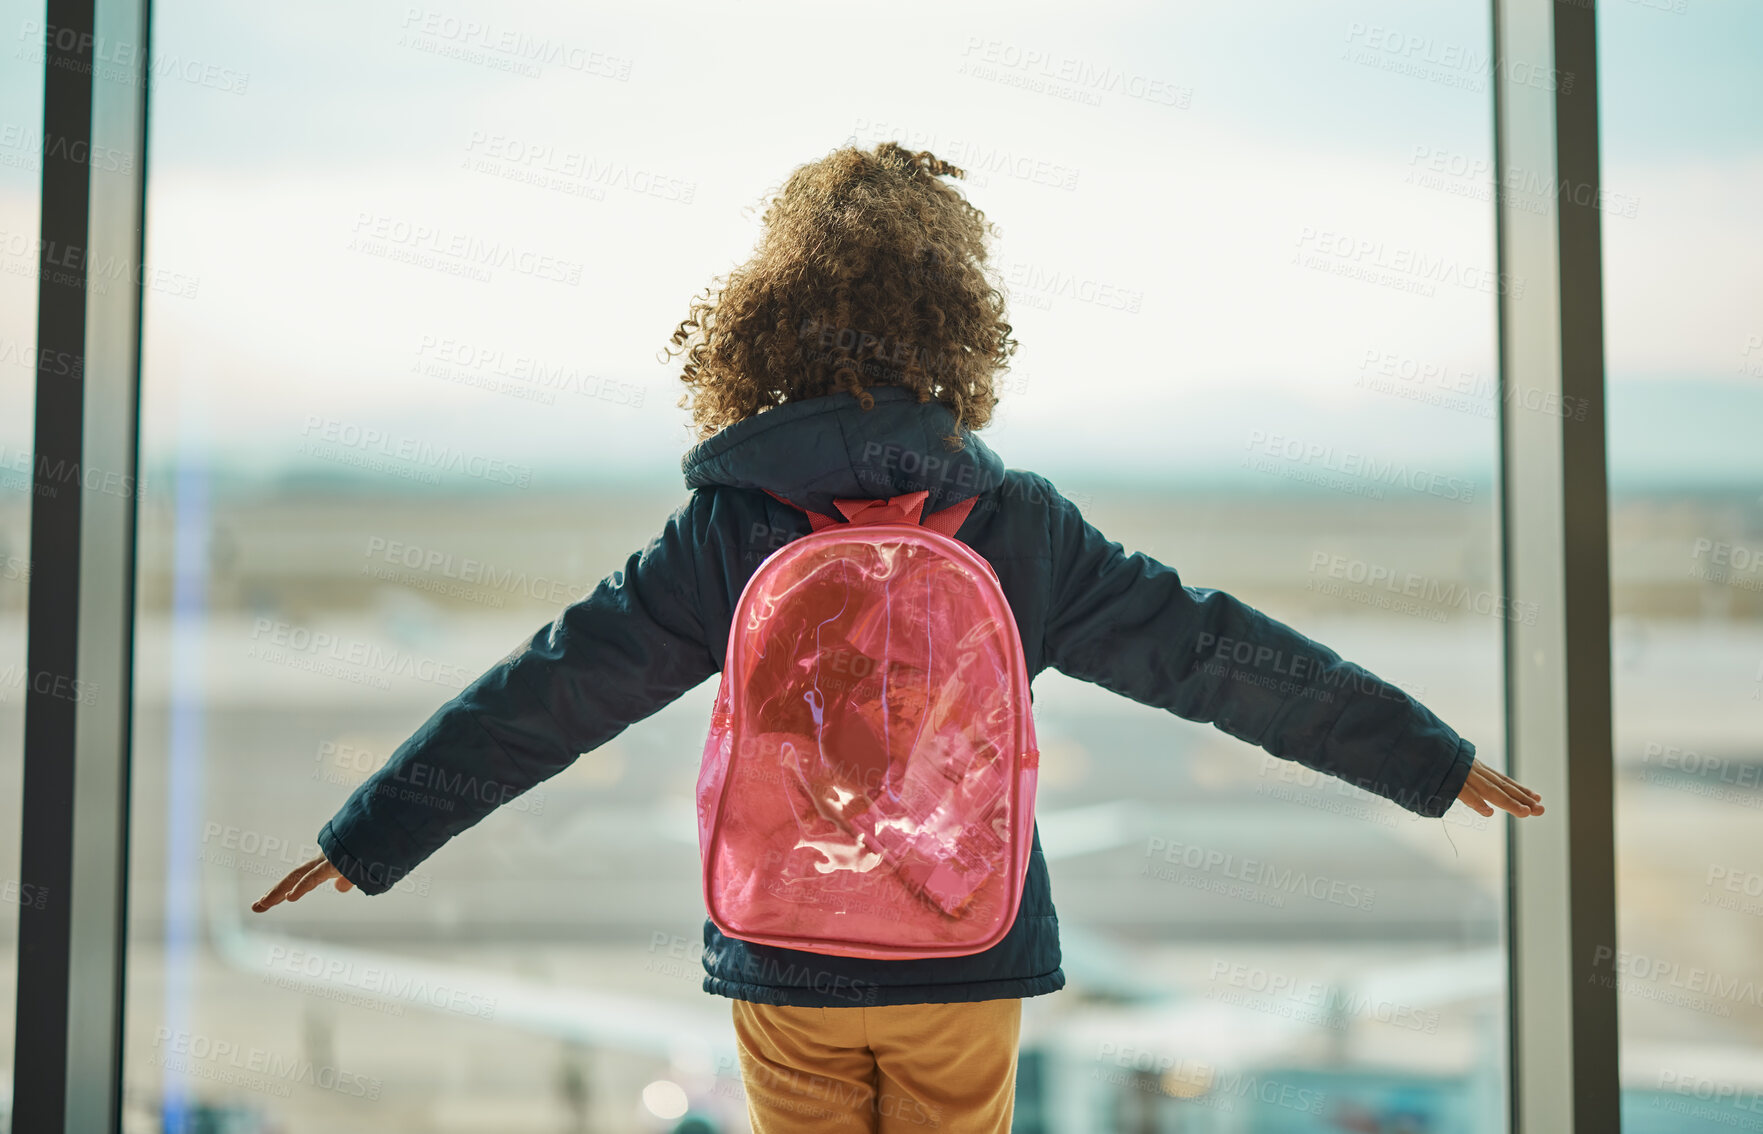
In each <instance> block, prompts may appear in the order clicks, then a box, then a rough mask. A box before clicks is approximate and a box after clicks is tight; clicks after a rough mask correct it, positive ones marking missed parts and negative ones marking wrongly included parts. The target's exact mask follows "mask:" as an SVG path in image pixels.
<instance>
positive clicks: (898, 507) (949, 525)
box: [765, 488, 979, 539]
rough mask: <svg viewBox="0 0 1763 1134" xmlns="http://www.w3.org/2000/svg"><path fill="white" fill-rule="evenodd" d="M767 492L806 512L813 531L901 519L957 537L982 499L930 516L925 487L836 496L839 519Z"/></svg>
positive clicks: (775, 498) (774, 497) (951, 537)
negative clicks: (884, 494)
mask: <svg viewBox="0 0 1763 1134" xmlns="http://www.w3.org/2000/svg"><path fill="white" fill-rule="evenodd" d="M765 493H766V495H768V496H770V497H771V498H772V499H774V500H777V501H780V502H781V503H784V504H788V505H789V506H790V507H792V508H794V509H796V511H798V512H802V513H804V514H806V515H807V517H808V522H809V524H810V525H811V529H812V530H813V531H819V530H820V529H822V528H824V527H826V526H828V525H829V524H838V523H851V524H865V523H878V522H882V521H886V520H899V521H904V522H906V523H916V524H922V525H924V526H925V527H927V528H929V529H930V530H931V531H933V532H937V533H939V534H941V535H946V536H948V537H949V538H950V539H954V538H955V533H956V532H957V531H959V530H960V528H961V525H962V524H964V523H966V522H967V517H968V516H969V515H970V514H971V513H972V512H973V505H974V503H975V502H976V501H977V500H978V499H979V497H977V496H969V497H968V498H967V499H965V500H963V501H961V502H960V503H959V504H952V505H950V506H949V507H947V508H944V509H943V510H942V511H940V512H932V513H931V514H930V515H928V516H926V515H923V509H924V502H925V500H926V499H928V498H929V496H930V493H928V492H926V491H924V490H923V489H920V490H919V491H917V492H908V493H906V494H905V495H903V496H892V497H888V498H887V499H885V500H882V499H878V500H834V501H833V504H834V505H836V506H837V507H838V509H839V511H840V512H841V513H843V514H844V517H845V518H844V519H843V520H839V519H835V518H834V517H832V516H828V515H825V514H824V513H821V512H810V511H809V510H808V509H806V508H804V507H802V506H801V505H799V504H797V503H795V502H794V501H792V500H790V499H788V498H786V497H784V496H780V495H779V494H777V493H775V492H773V491H771V489H769V488H768V489H766V490H765Z"/></svg>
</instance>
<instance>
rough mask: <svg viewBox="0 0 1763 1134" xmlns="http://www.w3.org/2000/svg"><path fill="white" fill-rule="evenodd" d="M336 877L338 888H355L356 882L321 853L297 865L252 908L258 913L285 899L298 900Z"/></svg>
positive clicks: (252, 905)
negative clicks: (340, 871)
mask: <svg viewBox="0 0 1763 1134" xmlns="http://www.w3.org/2000/svg"><path fill="white" fill-rule="evenodd" d="M333 878H334V879H336V881H337V889H338V890H353V889H354V888H355V883H353V882H351V881H349V880H348V879H347V878H345V877H343V876H342V874H340V873H338V871H337V868H336V867H334V866H332V865H331V863H330V860H329V859H327V858H325V856H324V855H322V854H321V855H319V856H318V857H317V858H315V859H313V860H312V861H311V862H308V863H303V864H301V865H300V866H296V867H295V868H294V869H293V870H292V871H291V872H290V873H289V874H288V876H287V877H286V878H284V879H282V880H281V881H280V882H277V883H276V884H275V889H273V890H271V891H270V892H269V893H267V894H265V895H263V897H261V898H258V899H257V900H256V901H255V902H252V903H251V908H252V909H253V910H256V911H257V912H258V913H262V912H263V911H264V910H266V909H268V908H269V907H271V906H278V905H280V904H281V903H282V902H283V901H289V902H297V901H299V900H300V895H302V894H304V893H306V892H307V891H309V890H315V889H317V888H318V887H319V886H321V885H323V884H324V883H325V882H328V881H329V880H331V879H333Z"/></svg>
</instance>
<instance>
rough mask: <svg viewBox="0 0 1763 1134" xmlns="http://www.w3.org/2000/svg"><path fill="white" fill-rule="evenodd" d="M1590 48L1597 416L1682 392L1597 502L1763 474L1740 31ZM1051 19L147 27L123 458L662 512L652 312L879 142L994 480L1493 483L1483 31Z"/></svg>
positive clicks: (1762, 191)
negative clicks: (316, 452)
mask: <svg viewBox="0 0 1763 1134" xmlns="http://www.w3.org/2000/svg"><path fill="white" fill-rule="evenodd" d="M1674 3H1678V4H1679V6H1680V7H1681V9H1682V10H1680V11H1674V10H1671V8H1672V5H1673V4H1674ZM1601 9H1602V13H1601V17H1600V18H1601V34H1602V50H1601V54H1602V59H1601V64H1600V66H1601V70H1602V74H1601V76H1600V79H1601V83H1602V96H1603V97H1602V104H1601V112H1602V116H1603V121H1604V126H1605V135H1604V182H1605V188H1606V191H1607V193H1608V194H1609V196H1608V197H1607V205H1606V212H1605V216H1604V235H1605V241H1606V271H1607V289H1606V294H1607V301H1608V307H1607V319H1608V322H1607V329H1608V346H1609V356H1610V370H1611V374H1612V378H1613V380H1616V381H1624V380H1644V381H1648V382H1652V383H1659V382H1674V383H1680V385H1678V386H1676V387H1672V388H1669V389H1668V388H1664V387H1654V388H1653V389H1650V390H1644V391H1641V392H1639V393H1637V394H1636V395H1635V397H1636V398H1638V399H1639V400H1636V401H1629V402H1618V404H1617V406H1616V409H1615V410H1614V411H1613V415H1614V418H1615V420H1613V429H1614V430H1616V431H1617V440H1618V447H1617V450H1616V452H1617V456H1618V460H1619V462H1620V461H1627V462H1629V463H1630V464H1632V465H1633V467H1634V469H1637V470H1638V469H1643V468H1646V469H1656V470H1668V469H1670V468H1671V467H1674V466H1677V465H1694V464H1696V463H1698V462H1699V463H1702V464H1704V465H1705V464H1707V463H1709V462H1711V461H1716V462H1728V463H1732V462H1737V463H1739V464H1742V465H1744V467H1746V468H1749V469H1753V470H1759V471H1763V463H1759V462H1763V456H1760V454H1759V450H1763V447H1760V446H1757V445H1755V437H1756V426H1757V424H1758V419H1757V417H1756V415H1757V413H1758V412H1759V409H1760V407H1763V398H1760V397H1759V396H1758V394H1759V391H1763V341H1760V340H1759V339H1758V336H1760V335H1763V265H1760V262H1759V257H1758V255H1757V250H1758V249H1759V248H1763V231H1760V227H1763V226H1760V222H1759V218H1758V214H1757V209H1756V205H1755V203H1756V201H1758V200H1760V199H1763V125H1760V123H1763V113H1760V111H1763V79H1760V78H1759V77H1758V68H1757V67H1756V66H1755V59H1756V58H1757V55H1758V52H1759V50H1763V9H1760V8H1758V7H1757V6H1756V5H1754V4H1747V3H1742V2H1741V0H1731V2H1727V3H1719V2H1715V0H1651V2H1649V3H1647V4H1643V3H1639V2H1636V0H1616V2H1610V0H1607V2H1606V3H1604V4H1603V5H1601ZM0 11H5V12H7V13H9V15H7V17H6V19H7V20H8V23H7V25H6V26H7V27H8V28H10V29H13V30H14V31H15V33H16V34H13V35H10V36H9V37H8V40H9V42H8V43H7V47H6V55H5V56H4V58H3V59H0V67H3V68H4V76H5V77H4V88H3V90H4V93H5V95H6V99H5V105H6V106H7V108H8V110H7V115H8V119H7V121H5V122H0V155H11V156H10V158H9V159H8V160H7V162H6V164H4V165H0V193H3V196H0V257H3V258H4V260H5V265H4V266H5V267H6V272H5V274H4V275H0V297H3V298H4V301H5V311H4V315H3V316H0V320H3V325H0V335H3V336H6V337H9V338H11V339H12V340H15V341H17V340H21V339H22V340H23V341H26V342H28V340H29V338H30V336H31V334H32V331H33V327H34V323H33V321H32V320H31V319H29V318H28V312H29V310H30V308H29V302H30V300H29V284H30V281H29V280H28V279H26V278H24V277H23V276H21V275H20V274H19V272H18V270H17V269H19V268H20V267H21V266H22V265H24V264H25V262H26V257H25V252H26V251H28V250H27V249H24V248H23V247H22V246H20V245H19V241H20V239H22V238H25V237H28V236H34V233H35V228H36V202H35V191H36V189H35V185H36V176H37V174H36V171H35V169H34V167H31V166H30V162H31V160H32V159H31V158H30V147H31V145H32V144H33V143H32V141H31V137H32V133H31V132H32V131H34V130H35V129H37V128H38V127H37V119H36V116H37V115H39V114H40V105H41V104H40V87H39V86H37V84H40V69H39V70H37V71H35V72H34V73H33V72H32V68H31V63H30V61H31V58H32V54H31V53H32V52H33V50H35V49H34V48H33V46H32V44H33V43H34V42H35V41H37V40H38V39H39V38H40V34H41V33H40V31H39V30H37V29H36V27H35V21H37V20H40V18H41V17H40V8H39V7H37V6H35V5H26V4H21V3H18V2H16V0H5V4H4V6H3V8H0ZM1069 12H1070V9H1069V5H1063V4H1061V5H1041V6H1035V5H1023V4H1011V5H1008V6H1005V5H973V4H968V5H960V4H956V5H951V4H935V5H931V4H917V3H900V4H890V5H887V6H876V7H874V8H873V10H872V11H870V12H868V13H867V14H860V12H859V11H858V10H856V9H853V8H849V7H841V8H834V9H828V8H825V7H824V6H817V5H808V4H784V3H761V2H758V0H724V2H721V3H716V4H709V3H706V4H668V5H665V6H663V5H632V4H619V5H606V4H597V5H567V6H565V5H555V6H551V5H543V4H536V3H496V4H491V3H487V2H485V3H455V2H453V0H448V3H447V4H446V6H444V7H435V6H425V5H414V4H398V5H382V6H371V7H365V8H362V7H356V6H348V5H343V4H341V3H328V4H327V3H315V4H308V5H304V6H302V8H301V10H300V12H299V14H297V15H294V14H290V13H287V12H280V11H277V12H272V11H271V10H269V9H263V8H260V7H255V6H250V5H245V6H240V5H229V4H222V3H219V2H207V0H204V2H196V3H192V2H185V0H172V2H166V3H160V4H157V5H155V17H156V26H155V37H156V56H157V74H158V78H157V86H156V88H155V91H154V106H153V118H152V126H151V129H152V144H153V153H152V165H151V179H150V183H149V190H148V199H149V263H150V265H152V267H153V268H154V270H155V272H156V276H155V279H156V280H157V282H158V284H159V286H158V288H157V289H156V290H155V291H153V292H151V293H150V294H149V297H148V317H147V318H148V322H147V336H146V347H147V376H146V381H147V402H146V413H145V424H146V429H147V453H148V458H149V460H150V461H153V460H155V459H163V458H164V457H165V456H167V455H169V454H170V453H171V451H172V446H173V445H174V444H179V443H181V444H187V445H191V446H201V447H202V448H204V449H205V450H207V451H210V452H212V453H213V455H214V456H215V457H216V458H218V459H221V460H225V461H228V462H229V463H242V464H244V465H250V466H255V467H259V468H265V467H270V466H277V465H282V466H285V465H293V466H295V467H305V465H310V463H311V462H310V458H309V456H302V455H301V453H300V447H301V445H302V444H303V443H305V444H308V445H310V444H312V443H314V442H325V441H326V439H327V436H328V438H329V439H330V440H332V441H334V440H335V439H337V438H343V437H348V436H352V435H353V434H351V432H350V431H351V430H358V431H361V432H362V433H364V434H367V433H371V434H372V435H374V436H377V437H380V438H383V439H384V441H383V442H381V445H382V447H384V446H388V445H389V446H392V447H394V448H395V447H396V446H397V445H399V444H403V443H407V442H411V441H421V442H426V443H430V444H434V445H447V446H452V447H455V448H457V449H459V450H462V451H465V452H468V453H472V454H476V455H480V456H484V457H486V458H489V459H492V460H497V461H502V462H505V463H508V464H513V465H520V466H523V467H526V466H530V467H532V468H533V469H535V470H539V471H540V472H542V471H543V470H546V469H556V468H561V467H566V466H577V467H584V468H597V469H601V470H616V471H619V472H622V473H627V474H629V475H632V476H640V477H651V476H673V475H677V474H676V472H675V470H677V467H678V458H679V455H680V453H681V451H682V450H683V448H684V447H685V445H686V442H687V437H686V433H685V428H684V423H685V416H684V413H683V411H681V410H679V409H677V408H675V407H674V405H673V403H674V401H675V400H676V399H677V397H678V393H679V386H678V382H677V380H676V377H675V376H676V375H677V372H678V371H677V365H676V364H674V363H672V362H662V361H658V360H657V358H656V355H657V352H658V351H659V349H660V348H661V347H662V345H663V344H664V343H665V342H666V339H667V335H668V333H669V332H670V330H671V328H672V327H673V325H674V324H675V323H677V321H678V320H679V319H680V318H681V316H682V315H683V314H684V312H685V307H686V303H687V301H688V300H689V298H690V297H691V296H692V295H693V294H694V293H695V292H697V291H699V290H700V289H701V288H703V287H704V286H705V285H706V284H707V283H708V282H709V281H710V279H711V277H713V276H714V275H716V274H718V273H721V272H725V271H727V270H728V269H729V268H730V267H732V266H733V265H735V264H736V263H738V262H739V261H740V260H742V259H744V258H745V256H746V254H747V253H748V251H749V250H750V249H751V247H752V244H753V241H754V237H755V234H756V227H755V224H756V216H755V215H754V214H753V213H752V211H751V209H750V206H752V205H753V204H754V203H755V202H756V201H757V200H758V198H759V197H760V195H761V194H762V193H763V192H764V191H765V189H766V188H767V186H769V185H772V184H775V183H776V182H778V181H779V180H781V178H782V177H783V176H785V175H786V174H787V173H788V171H789V170H790V169H791V168H792V167H793V166H795V165H796V164H799V163H801V162H803V161H807V160H811V159H813V158H815V157H817V156H819V155H821V154H823V153H824V152H826V151H827V150H828V149H830V148H832V147H834V146H837V145H840V144H842V143H843V142H845V141H846V139H847V138H851V137H856V138H857V139H858V141H860V142H861V143H863V144H865V145H869V144H872V143H873V142H875V141H877V140H879V139H881V138H883V137H896V138H899V139H900V140H903V141H906V142H908V143H912V144H917V145H921V146H924V147H926V148H930V149H933V150H935V151H937V152H938V153H939V154H941V155H943V156H945V157H947V158H949V159H950V160H952V161H954V162H956V164H960V165H966V166H969V167H970V168H971V170H972V172H973V176H972V177H971V178H970V181H969V184H968V186H967V192H968V193H969V195H970V196H971V198H972V199H973V200H974V201H975V202H976V203H977V204H978V205H979V206H980V207H981V208H983V209H984V210H985V211H986V212H987V214H988V215H989V216H991V217H992V218H993V219H994V220H995V221H996V222H997V223H998V224H999V226H1000V227H1001V229H1002V232H1003V235H1002V238H1001V239H1000V241H999V243H998V246H997V253H998V256H999V264H998V266H999V268H1000V270H1001V271H1002V272H1003V273H1004V275H1005V278H1006V281H1007V282H1008V283H1009V285H1010V287H1009V290H1010V292H1011V294H1012V299H1013V310H1012V321H1013V323H1014V325H1015V326H1016V333H1017V337H1018V338H1019V339H1020V340H1021V341H1022V343H1023V346H1022V349H1021V351H1020V353H1019V354H1018V361H1017V365H1016V367H1015V371H1014V373H1013V375H1012V376H1011V377H1010V378H1009V380H1008V382H1007V385H1006V393H1005V401H1004V408H1003V411H1002V413H1001V414H1000V417H999V420H998V422H997V425H996V427H995V429H994V430H992V431H989V432H991V434H992V437H991V440H992V443H993V444H994V446H995V447H997V448H998V449H999V450H1000V452H1002V453H1003V455H1004V456H1005V458H1006V460H1007V461H1009V462H1010V463H1013V464H1018V465H1031V466H1035V467H1039V468H1044V469H1047V470H1049V471H1050V472H1053V473H1054V474H1055V475H1057V474H1059V473H1060V472H1063V471H1070V472H1072V473H1073V474H1074V475H1101V474H1105V473H1107V472H1110V471H1113V472H1119V473H1125V474H1131V475H1144V476H1147V477H1184V478H1194V477H1199V476H1203V475H1205V474H1206V473H1207V472H1208V470H1211V471H1217V470H1221V469H1229V470H1235V469H1239V468H1240V466H1241V463H1242V461H1243V459H1244V457H1245V456H1248V455H1252V454H1253V453H1255V452H1256V451H1257V446H1260V445H1264V444H1267V443H1269V439H1272V438H1298V439H1301V440H1302V441H1304V442H1305V443H1307V444H1308V443H1312V442H1316V443H1322V444H1325V445H1329V446H1333V447H1335V448H1336V449H1337V450H1338V451H1339V452H1340V453H1343V454H1344V453H1360V454H1364V455H1366V456H1368V457H1370V458H1372V459H1383V460H1398V461H1410V462H1416V463H1426V464H1428V465H1429V467H1435V468H1437V469H1439V470H1441V471H1464V470H1469V471H1471V472H1473V471H1475V470H1480V469H1486V468H1490V467H1491V465H1492V462H1493V459H1494V423H1493V421H1492V420H1491V418H1490V417H1488V416H1487V415H1486V412H1485V411H1486V410H1487V408H1488V407H1489V406H1490V405H1491V400H1490V397H1489V394H1488V390H1489V389H1490V388H1491V387H1490V384H1491V381H1492V377H1493V373H1492V368H1493V349H1494V302H1495V300H1494V296H1493V295H1492V294H1491V292H1492V290H1493V287H1494V285H1495V284H1496V283H1499V282H1502V281H1498V280H1497V278H1496V277H1495V276H1494V274H1493V269H1494V252H1493V214H1492V210H1491V207H1490V205H1489V203H1488V201H1487V200H1486V193H1485V184H1484V182H1485V176H1486V175H1485V172H1484V171H1485V170H1487V169H1488V168H1489V165H1490V163H1491V134H1490V131H1491V118H1490V96H1489V92H1488V79H1489V68H1488V48H1487V45H1488V37H1489V30H1488V23H1487V21H1488V14H1487V5H1486V4H1475V3H1463V4H1450V5H1447V4H1429V5H1425V6H1421V5H1411V4H1407V5H1405V4H1396V3H1391V4H1316V3H1280V4H1254V5H1217V4H1209V5H1201V4H1167V3H1145V4H1112V5H1099V6H1093V7H1090V8H1088V9H1086V10H1085V15H1084V19H1083V20H1082V21H1073V20H1072V18H1071V16H1070V14H1069ZM1539 81H1548V76H1547V75H1546V74H1544V73H1539ZM9 130H10V131H11V133H10V134H7V133H6V131H9ZM21 155H22V156H21ZM1518 188H1519V191H1520V192H1534V191H1537V190H1538V189H1539V188H1540V189H1541V190H1542V191H1546V186H1542V185H1540V184H1538V183H1537V182H1534V181H1533V182H1531V183H1527V184H1526V185H1523V186H1519V187H1518ZM461 248H465V249H470V250H471V251H468V252H466V253H464V254H460V253H459V252H458V251H457V250H458V249H461ZM486 250H501V251H502V252H503V253H505V254H506V258H505V259H504V260H503V262H502V263H500V264H499V265H493V266H488V267H486V266H485V265H484V264H483V262H482V261H481V260H478V259H476V258H475V257H476V256H479V255H482V254H484V253H485V252H486ZM30 255H31V256H33V257H34V252H32V253H30ZM412 260H417V261H420V262H419V263H412V262H411V261H412ZM27 270H28V269H27ZM1503 282H1504V283H1505V284H1506V285H1507V286H1523V283H1524V281H1517V280H1508V281H1503ZM21 305H22V306H21ZM1747 348H1748V352H1747ZM4 354H5V343H4V342H3V341H0V373H4V374H6V375H8V376H9V377H8V378H7V385H8V387H9V388H8V390H7V391H6V393H5V394H4V395H3V397H4V399H5V400H4V403H3V407H0V413H4V415H5V416H7V417H9V418H11V419H12V422H13V423H18V424H21V423H22V420H23V418H25V417H27V416H28V414H26V413H25V412H24V410H25V409H27V408H28V405H29V401H28V385H29V383H28V378H29V371H28V370H27V369H25V368H23V367H20V366H17V365H16V364H12V363H14V361H15V360H13V359H8V358H6V357H4ZM9 364H10V365H9ZM535 367H537V368H538V370H539V371H542V372H543V373H545V374H548V375H551V376H552V378H553V380H557V379H559V378H560V379H561V380H562V381H564V382H565V383H566V387H565V388H563V389H557V388H555V387H554V386H553V387H547V386H546V384H545V382H544V381H543V380H535V379H534V377H533V375H534V373H535V369H534V368H535ZM496 382H500V383H501V384H502V385H503V386H504V387H505V389H503V390H500V391H498V390H495V389H490V388H486V387H487V386H488V385H490V384H493V383H496ZM1684 383H1688V384H1684ZM1685 395H1689V396H1688V397H1686V396H1685ZM547 402H549V404H547ZM633 403H634V404H633ZM1625 406H1630V407H1639V406H1645V407H1646V410H1645V412H1644V413H1639V412H1638V411H1636V410H1634V409H1632V408H1631V409H1626V410H1625V409H1624V407H1625ZM1624 413H1628V414H1630V415H1631V417H1630V419H1629V420H1626V421H1625V420H1624V419H1623V415H1624ZM1673 414H1676V415H1678V416H1677V417H1672V416H1671V415H1673ZM1662 415H1663V416H1662ZM1747 422H1749V425H1747ZM0 428H3V429H4V430H5V431H6V432H7V434H8V435H9V436H7V437H0V442H4V443H6V444H11V445H18V444H20V443H23V442H24V441H25V437H24V436H23V435H22V434H20V435H17V436H11V435H13V434H19V430H18V429H17V424H11V423H9V424H8V425H6V426H3V427H0ZM1691 430H1698V431H1701V432H1700V433H1698V434H1692V433H1691V432H1690V431H1691ZM1692 436H1695V437H1696V440H1695V441H1694V443H1691V440H1690V439H1691V437H1692ZM358 448H360V449H361V451H363V452H366V451H367V449H368V447H367V446H359V447H358ZM1746 462H1748V464H1747V463H1746ZM303 463H304V464H303ZM1617 471H1618V474H1619V475H1620V474H1621V473H1622V472H1623V469H1622V468H1619V469H1618V470H1617Z"/></svg>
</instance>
